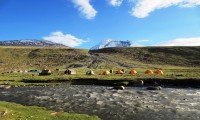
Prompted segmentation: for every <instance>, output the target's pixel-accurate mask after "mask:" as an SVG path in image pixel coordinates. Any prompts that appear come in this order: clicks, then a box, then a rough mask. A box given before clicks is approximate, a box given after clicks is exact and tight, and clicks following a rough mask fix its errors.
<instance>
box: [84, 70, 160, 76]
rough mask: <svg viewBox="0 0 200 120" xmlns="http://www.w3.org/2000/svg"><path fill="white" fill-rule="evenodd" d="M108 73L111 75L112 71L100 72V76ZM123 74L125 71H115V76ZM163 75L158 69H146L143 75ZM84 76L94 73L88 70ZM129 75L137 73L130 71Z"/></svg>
mask: <svg viewBox="0 0 200 120" xmlns="http://www.w3.org/2000/svg"><path fill="white" fill-rule="evenodd" d="M110 73H113V70H110V71H108V70H105V71H103V72H102V75H108V74H110ZM124 73H125V71H124V70H123V69H122V70H117V71H116V74H124ZM154 73H155V74H163V71H162V70H160V69H158V70H156V71H155V72H154V71H153V70H150V69H148V70H146V71H145V74H154ZM86 74H87V75H93V74H94V71H92V70H88V71H87V72H86ZM129 74H137V71H136V70H130V71H129Z"/></svg>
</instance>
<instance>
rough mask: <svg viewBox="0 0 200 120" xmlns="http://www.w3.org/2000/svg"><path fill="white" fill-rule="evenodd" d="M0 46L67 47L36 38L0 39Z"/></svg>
mask: <svg viewBox="0 0 200 120" xmlns="http://www.w3.org/2000/svg"><path fill="white" fill-rule="evenodd" d="M0 46H40V47H42V46H44V47H67V46H65V45H63V44H59V43H55V42H51V41H47V40H36V39H23V40H6V41H0Z"/></svg>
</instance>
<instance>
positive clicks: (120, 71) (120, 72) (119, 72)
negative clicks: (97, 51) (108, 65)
mask: <svg viewBox="0 0 200 120" xmlns="http://www.w3.org/2000/svg"><path fill="white" fill-rule="evenodd" d="M123 73H124V72H123V71H122V70H118V71H117V72H116V74H123Z"/></svg>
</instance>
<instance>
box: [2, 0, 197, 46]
mask: <svg viewBox="0 0 200 120" xmlns="http://www.w3.org/2000/svg"><path fill="white" fill-rule="evenodd" d="M16 39H45V40H50V41H54V42H57V43H62V44H65V45H67V46H70V47H74V48H87V49H88V48H91V47H92V46H94V45H96V44H98V43H99V42H100V41H102V40H107V39H112V40H130V41H133V42H134V43H135V45H141V46H200V0H0V40H16Z"/></svg>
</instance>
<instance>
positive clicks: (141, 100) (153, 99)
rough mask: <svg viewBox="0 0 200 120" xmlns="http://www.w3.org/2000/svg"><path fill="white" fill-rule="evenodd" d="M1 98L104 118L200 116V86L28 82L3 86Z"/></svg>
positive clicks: (189, 119) (195, 119)
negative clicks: (121, 87)
mask: <svg viewBox="0 0 200 120" xmlns="http://www.w3.org/2000/svg"><path fill="white" fill-rule="evenodd" d="M0 101H8V102H15V103H19V104H23V105H31V106H32V105H36V106H42V107H46V108H48V109H51V110H59V109H63V110H64V111H65V112H69V113H83V114H89V115H97V116H99V117H100V118H101V119H103V120H199V119H200V89H193V88H184V89H183V88H162V90H146V88H145V87H126V88H125V90H113V89H112V87H108V86H89V85H88V86H87V85H71V86H47V87H38V86H26V87H16V88H11V89H8V90H3V89H1V90H0Z"/></svg>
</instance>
